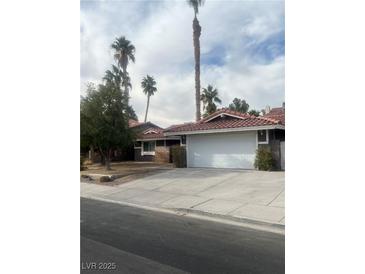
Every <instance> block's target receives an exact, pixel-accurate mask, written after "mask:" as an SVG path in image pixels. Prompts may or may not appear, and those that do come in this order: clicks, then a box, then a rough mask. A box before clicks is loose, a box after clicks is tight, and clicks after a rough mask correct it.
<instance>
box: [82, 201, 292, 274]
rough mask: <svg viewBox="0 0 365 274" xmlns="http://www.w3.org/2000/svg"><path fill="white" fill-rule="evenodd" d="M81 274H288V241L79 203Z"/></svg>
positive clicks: (156, 214) (136, 210)
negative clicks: (286, 249) (285, 273)
mask: <svg viewBox="0 0 365 274" xmlns="http://www.w3.org/2000/svg"><path fill="white" fill-rule="evenodd" d="M80 226H81V263H80V267H81V273H153V274H155V273H156V274H157V273H209V274H213V273H219V274H222V273H244V274H246V273H268V274H275V273H284V272H285V271H284V269H285V256H284V255H285V252H284V249H285V244H284V235H280V234H274V233H270V232H264V231H258V230H253V229H250V228H244V227H238V226H232V225H228V224H222V223H216V222H211V221H207V220H199V219H196V218H190V217H186V216H177V215H173V214H168V213H160V212H154V211H148V210H143V209H140V208H134V207H128V206H123V205H119V204H113V203H106V202H101V201H97V200H91V199H85V198H81V224H80Z"/></svg>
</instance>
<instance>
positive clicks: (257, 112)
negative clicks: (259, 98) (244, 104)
mask: <svg viewBox="0 0 365 274" xmlns="http://www.w3.org/2000/svg"><path fill="white" fill-rule="evenodd" d="M248 114H250V115H253V116H256V117H257V116H260V111H258V110H255V109H251V110H250V111H249V112H248Z"/></svg>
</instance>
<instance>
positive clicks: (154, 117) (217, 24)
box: [81, 1, 284, 126]
mask: <svg viewBox="0 0 365 274" xmlns="http://www.w3.org/2000/svg"><path fill="white" fill-rule="evenodd" d="M143 3H146V2H139V3H135V2H134V3H132V2H109V3H108V2H106V3H102V5H100V4H99V5H97V6H96V7H88V8H85V7H82V9H81V28H82V33H81V84H82V86H83V84H84V83H85V82H86V81H88V80H93V81H97V80H99V79H101V78H102V76H103V73H104V71H105V70H106V69H109V67H110V65H111V64H112V63H113V62H114V61H113V58H112V52H111V50H110V44H111V43H112V42H113V40H114V38H115V37H116V36H119V35H125V36H126V37H127V39H129V40H131V41H132V43H133V44H134V45H135V47H136V63H135V64H131V65H130V66H129V68H128V70H129V72H130V76H131V79H132V85H133V89H132V91H131V96H132V99H131V103H132V105H133V107H134V108H135V110H136V112H137V114H138V116H139V118H140V120H142V119H143V117H144V111H145V104H146V97H145V95H144V94H143V93H142V90H141V88H140V82H141V79H142V78H143V77H144V76H145V75H146V74H149V75H152V76H154V78H155V79H156V81H157V87H158V91H157V93H156V94H155V95H154V96H153V97H152V98H151V105H150V110H149V120H150V121H152V122H155V123H157V124H159V125H161V126H168V125H171V124H176V123H180V122H186V121H192V120H193V119H194V115H195V99H194V98H195V97H194V93H195V91H194V63H193V61H194V58H193V57H194V56H193V41H192V19H193V11H192V9H191V8H189V7H188V6H187V4H186V2H185V1H180V2H158V4H156V7H155V6H153V5H150V4H145V5H143ZM199 21H200V23H201V25H202V36H201V52H202V55H203V54H208V55H209V54H210V53H211V52H212V51H213V50H214V49H217V48H218V54H219V53H220V51H221V59H222V60H223V62H224V64H220V65H214V64H203V65H202V67H201V85H202V86H203V87H204V86H206V85H208V84H213V85H214V86H215V87H217V88H218V90H219V91H220V95H221V98H222V100H223V105H225V106H227V105H228V104H229V103H230V102H231V101H232V100H233V98H234V97H239V98H245V99H246V101H247V102H248V103H249V104H250V106H251V107H253V108H257V109H261V108H263V107H264V106H265V105H267V104H270V105H272V106H277V105H280V104H281V102H282V101H283V100H284V57H283V56H278V57H276V58H274V59H272V60H268V61H266V62H258V61H257V59H255V58H253V55H252V50H251V49H252V47H254V46H255V45H257V44H259V43H262V42H264V41H266V40H267V39H268V38H270V37H272V36H273V35H275V34H278V33H283V31H284V24H283V21H284V6H283V3H282V2H251V1H250V2H238V1H232V2H230V1H206V4H205V6H203V7H202V8H201V9H200V13H199ZM270 47H272V50H275V47H274V46H271V45H270V44H269V45H268V48H269V49H270ZM215 54H217V53H216V52H215ZM218 57H220V56H218ZM83 92H84V89H83V90H82V93H83Z"/></svg>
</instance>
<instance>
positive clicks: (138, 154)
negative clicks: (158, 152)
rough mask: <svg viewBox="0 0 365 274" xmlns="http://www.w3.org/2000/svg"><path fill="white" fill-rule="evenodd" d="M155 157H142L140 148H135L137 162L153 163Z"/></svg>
mask: <svg viewBox="0 0 365 274" xmlns="http://www.w3.org/2000/svg"><path fill="white" fill-rule="evenodd" d="M154 158H155V157H154V156H153V155H143V156H142V155H141V149H140V148H135V149H134V160H135V161H142V162H144V161H146V162H152V161H153V160H154Z"/></svg>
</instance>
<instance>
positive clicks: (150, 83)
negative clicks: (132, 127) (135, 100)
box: [141, 75, 157, 122]
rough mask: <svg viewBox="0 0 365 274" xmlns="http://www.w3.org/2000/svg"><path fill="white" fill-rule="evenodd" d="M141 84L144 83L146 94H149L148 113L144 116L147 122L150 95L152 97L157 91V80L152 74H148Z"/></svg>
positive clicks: (148, 101) (148, 100)
mask: <svg viewBox="0 0 365 274" xmlns="http://www.w3.org/2000/svg"><path fill="white" fill-rule="evenodd" d="M141 84H142V88H143V92H144V94H146V95H147V107H146V115H145V117H144V122H147V113H148V107H149V105H150V97H151V95H153V94H155V92H156V91H157V88H156V81H155V79H153V77H152V76H149V75H147V76H146V77H144V78H143V80H142V83H141Z"/></svg>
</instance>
